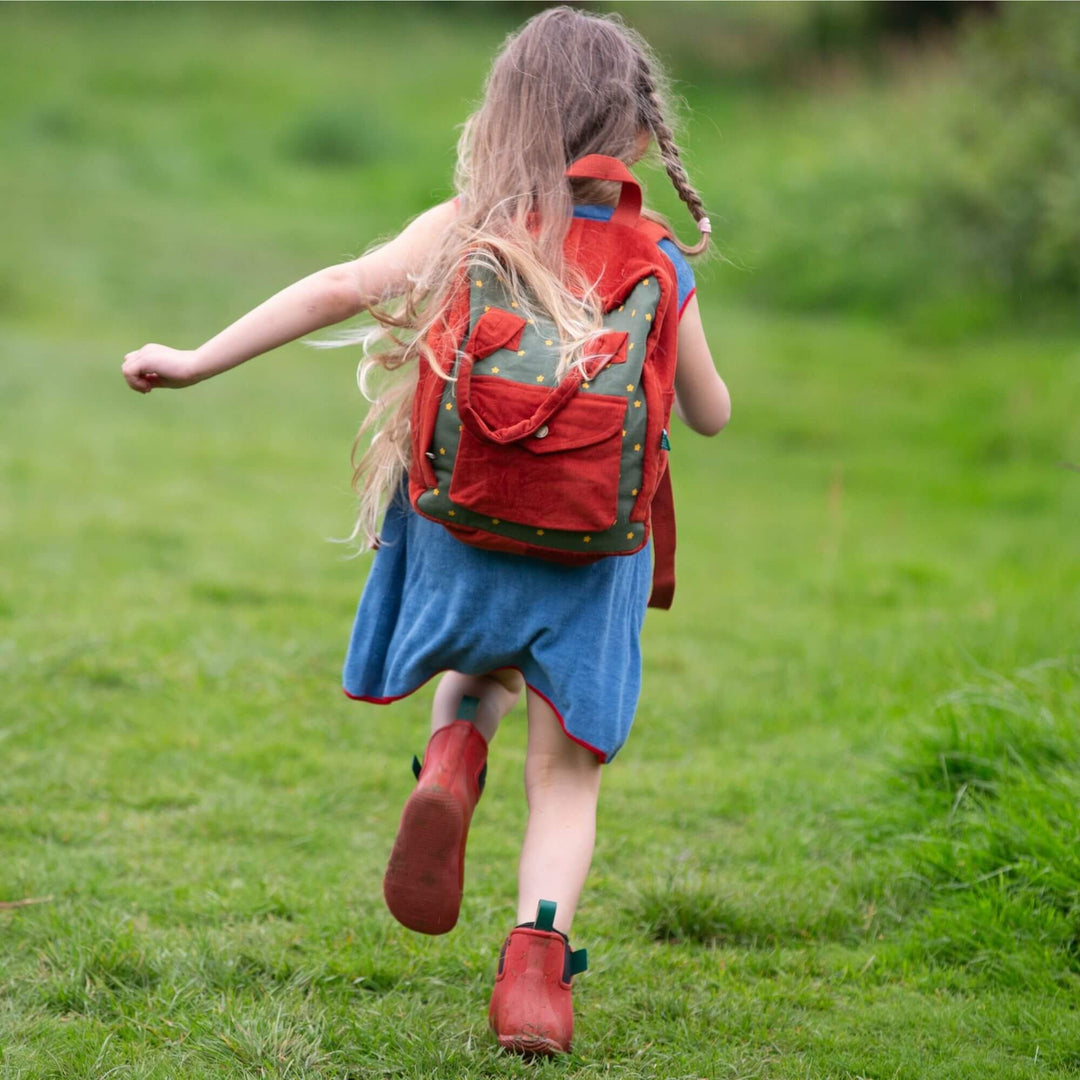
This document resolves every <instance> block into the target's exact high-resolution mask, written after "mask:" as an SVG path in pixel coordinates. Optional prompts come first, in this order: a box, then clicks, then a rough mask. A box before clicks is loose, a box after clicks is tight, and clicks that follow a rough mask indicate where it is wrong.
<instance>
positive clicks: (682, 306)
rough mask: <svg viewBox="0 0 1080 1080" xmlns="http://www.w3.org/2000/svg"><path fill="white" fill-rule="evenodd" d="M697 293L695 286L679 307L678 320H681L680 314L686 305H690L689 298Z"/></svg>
mask: <svg viewBox="0 0 1080 1080" xmlns="http://www.w3.org/2000/svg"><path fill="white" fill-rule="evenodd" d="M696 292H697V286H696V285H695V286H694V287H693V288H692V289H691V290H690V291H689V292H688V293H687V294H686V297H685V299H684V300H683V302H682V304H681V305H680V306H679V318H680V319H681V318H682V313H683V312H684V311H685V310H686V305H687V304H689V303H690V297H691V296H693V295H694V293H696Z"/></svg>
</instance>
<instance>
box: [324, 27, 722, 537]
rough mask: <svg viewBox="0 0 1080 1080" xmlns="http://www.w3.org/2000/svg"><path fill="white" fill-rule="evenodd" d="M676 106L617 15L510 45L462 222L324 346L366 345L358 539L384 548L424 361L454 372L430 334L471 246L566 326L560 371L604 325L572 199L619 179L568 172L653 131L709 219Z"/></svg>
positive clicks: (509, 284)
mask: <svg viewBox="0 0 1080 1080" xmlns="http://www.w3.org/2000/svg"><path fill="white" fill-rule="evenodd" d="M671 113H672V110H671V108H670V92H669V88H668V82H667V79H666V76H665V74H664V71H663V68H662V67H661V65H660V63H659V61H658V60H657V58H656V56H655V54H654V53H653V51H652V49H650V47H649V45H648V44H647V43H646V41H645V40H644V38H642V37H641V35H640V34H638V33H637V32H636V31H634V30H633V29H631V28H630V27H628V26H626V24H625V23H624V22H623V20H622V18H621V17H620V16H619V15H618V14H606V15H596V14H592V13H586V12H583V11H579V10H576V9H574V8H571V7H566V6H559V7H554V8H549V9H547V10H545V11H543V12H541V13H540V14H538V15H536V16H534V17H533V18H531V19H530V20H529V21H528V22H526V23H525V24H524V25H523V26H522V27H521V28H520V29H519V30H518V31H517V32H516V33H514V34H511V35H510V36H509V37H508V38H507V39H506V41H505V42H504V44H503V47H502V48H501V49H500V51H499V53H498V55H497V56H496V58H495V61H494V63H493V64H492V67H491V71H490V73H489V75H488V78H487V82H486V85H485V88H484V98H483V102H482V104H481V105H480V107H479V108H478V109H477V110H476V111H475V112H474V113H473V114H472V115H471V116H470V117H469V118H468V119H467V120H466V122H465V124H464V126H463V129H462V132H461V136H460V138H459V140H458V147H457V150H458V157H457V165H456V167H455V170H454V186H455V188H456V190H457V195H458V214H457V217H456V219H455V220H454V221H453V223H452V224H451V225H450V226H449V227H448V228H447V229H446V230H445V232H444V233H443V234H442V236H440V237H439V239H438V241H437V242H436V243H434V244H433V245H432V248H431V251H430V253H429V255H428V257H427V259H426V262H425V264H424V266H423V267H422V268H421V269H420V270H419V272H418V273H416V274H415V276H410V279H409V281H408V284H407V287H406V290H405V292H404V293H403V294H401V295H400V296H397V297H394V298H390V297H387V298H384V302H382V303H379V304H375V305H372V306H370V307H369V308H368V309H367V312H368V314H370V315H371V316H372V318H373V319H374V320H375V322H374V325H372V326H366V327H364V326H361V327H358V328H351V329H349V330H346V331H344V332H339V333H338V334H337V335H336V336H335V337H334V338H333V339H330V340H324V341H321V342H316V343H315V344H320V345H324V346H336V345H344V344H352V343H360V344H361V345H362V346H363V351H364V355H363V359H362V360H361V361H360V365H359V369H358V373H357V381H358V383H359V386H360V390H361V392H362V393H363V394H364V396H365V397H366V398H367V399H368V400H369V401H370V402H371V408H370V409H369V411H368V415H367V417H366V418H365V420H364V422H363V424H362V425H361V427H360V430H359V432H358V434H357V436H356V440H355V441H354V443H353V450H352V463H353V487H354V488H355V490H356V492H357V494H358V496H359V510H358V516H357V520H356V524H355V526H354V528H353V531H352V533H351V534H350V536H349V539H350V540H360V539H362V540H363V541H365V542H366V543H367V544H368V545H371V546H377V544H378V523H379V519H380V517H381V516H382V513H383V511H384V509H385V506H386V503H387V500H388V498H389V497H390V496H391V495H392V494H393V492H394V491H395V490H396V489H397V488H398V486H399V485H400V483H401V481H402V479H403V477H404V475H405V473H406V472H407V470H408V466H409V457H410V449H411V448H410V438H409V413H410V407H411V404H412V398H413V391H414V389H415V387H416V380H417V364H418V363H429V364H431V365H432V366H433V367H434V368H435V370H436V371H438V372H439V374H440V376H442V377H444V378H446V377H448V376H447V375H446V374H445V373H444V372H443V371H442V370H441V369H440V368H439V367H438V366H437V364H436V362H435V357H434V353H433V351H432V349H431V348H430V346H429V344H428V337H429V334H430V333H431V331H432V330H433V328H435V327H436V326H437V325H438V323H439V320H440V318H441V316H442V315H443V313H444V311H445V309H446V306H447V304H448V302H449V300H450V297H451V294H452V293H453V290H454V288H455V285H456V284H457V282H458V278H459V269H460V266H461V262H462V259H463V257H464V256H465V254H466V252H469V257H470V259H476V260H479V261H481V262H483V263H485V264H486V265H488V266H489V267H490V268H491V270H492V271H493V272H494V273H495V274H496V275H497V277H498V278H499V280H500V281H501V282H502V283H503V285H504V286H505V287H506V288H507V290H508V291H509V292H510V294H511V295H512V296H515V297H516V298H517V299H518V303H519V304H520V306H521V307H522V308H523V310H524V312H525V313H527V315H528V317H531V316H532V314H533V313H534V312H536V311H537V310H540V311H542V312H544V313H546V315H547V317H549V318H551V319H552V321H553V322H554V323H555V325H556V326H557V327H558V328H559V331H560V345H561V347H562V355H563V361H562V364H561V368H560V374H561V373H562V372H563V371H565V370H566V369H568V368H569V367H570V366H572V365H574V364H581V363H585V362H586V360H587V359H588V356H587V353H586V351H585V350H586V348H587V346H588V343H589V340H590V339H591V338H592V337H593V335H594V334H595V333H596V332H597V331H598V330H599V329H600V328H601V314H602V313H601V311H600V310H599V305H598V304H597V303H596V301H595V298H594V294H593V289H592V284H593V283H590V282H588V281H585V280H583V279H582V277H581V275H580V274H579V273H578V271H577V270H576V268H574V267H572V266H567V265H565V263H564V259H563V242H564V240H565V238H566V231H567V229H568V228H569V225H570V220H571V217H572V214H573V206H574V204H575V203H581V202H587V203H613V202H614V201H615V200H616V198H617V197H618V187H619V185H618V184H617V183H612V182H611V181H601V180H592V179H578V178H574V179H570V178H568V177H566V175H565V170H566V168H567V166H568V165H569V164H570V163H571V162H573V161H575V160H577V159H578V158H580V157H583V156H585V155H586V154H606V155H608V156H611V157H616V158H619V159H621V160H622V161H624V162H627V163H631V162H633V161H634V160H635V158H636V156H637V149H638V142H639V137H640V133H641V132H646V133H648V135H649V136H650V137H651V138H652V140H654V141H655V144H656V147H657V149H658V151H659V155H660V159H661V161H662V163H663V165H664V167H665V169H666V171H667V174H668V176H669V177H670V178H671V181H672V183H673V185H674V186H675V190H676V191H677V192H678V194H679V196H680V198H681V199H682V200H683V202H684V203H685V204H686V206H687V207H688V209H689V210H690V213H691V215H692V216H693V218H694V220H695V221H697V222H699V223H701V222H702V221H703V219H704V218H705V208H704V206H703V205H702V201H701V198H700V196H699V195H698V194H697V192H696V191H695V190H694V188H693V187H692V186H691V185H690V181H689V178H688V177H687V174H686V170H685V168H684V167H683V164H682V160H681V157H680V154H679V149H678V147H677V146H676V144H675V137H674V134H673V132H672V128H671V126H670V123H669V117H670V116H671ZM642 216H643V217H647V218H649V219H651V220H653V221H656V222H659V223H660V224H662V225H664V226H665V227H667V228H668V229H669V231H671V230H670V226H669V225H668V223H667V221H666V220H665V219H664V218H663V217H662V216H661V215H660V214H657V213H656V212H655V211H652V210H647V209H646V210H643V211H642ZM537 222H538V228H537V227H536V223H537ZM530 226H532V227H531V228H530ZM708 242H709V235H708V233H707V232H705V231H703V232H702V234H701V238H700V240H699V241H698V242H697V243H696V244H694V245H686V244H683V243H682V242H681V241H679V240H678V239H677V238H676V240H675V243H676V244H677V245H678V247H679V249H680V250H681V251H682V252H683V253H684V254H687V255H698V254H700V253H702V252H704V251H705V250H706V248H707V245H708ZM369 433H370V435H371V438H370V441H369V442H368V445H367V448H366V449H363V447H364V442H365V436H367V435H368V434H369ZM361 451H362V452H361Z"/></svg>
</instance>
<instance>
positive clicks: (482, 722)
mask: <svg viewBox="0 0 1080 1080" xmlns="http://www.w3.org/2000/svg"><path fill="white" fill-rule="evenodd" d="M524 687H525V680H524V679H523V678H522V676H521V672H520V671H515V670H513V669H512V668H502V669H501V670H499V671H492V672H489V673H488V674H487V675H462V674H461V673H460V672H458V671H448V672H447V673H446V674H445V675H444V676H443V677H442V678H441V679H440V680H439V685H438V687H437V688H436V690H435V701H434V704H433V705H432V709H431V733H432V734H433V735H434V734H435V732H436V731H438V730H439V728H443V727H446V725H447V724H452V723H453V722H454V721H455V720H456V719H457V718H458V717H459V716H461V715H462V712H463V710H462V704H461V703H462V699H463V698H466V697H471V698H475V699H476V701H477V704H476V706H475V709H476V713H475V716H473V717H468V719H471V720H472V723H473V727H475V728H476V730H477V731H479V732H480V734H481V735H483V736H484V739H485V740H486V741H487V742H491V740H492V739H493V738H494V737H495V732H496V730H497V729H498V726H499V721H500V720H502V718H503V717H504V716H505V715H506V714H507V713H508V712H509V711H510V710H511V709H512V708H513V707H514V706H515V705H516V704H517V700H518V698H519V697H520V696H521V691H522V690H523V689H524Z"/></svg>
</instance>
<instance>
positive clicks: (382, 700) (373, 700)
mask: <svg viewBox="0 0 1080 1080" xmlns="http://www.w3.org/2000/svg"><path fill="white" fill-rule="evenodd" d="M450 670H451V669H450V668H442V670H440V671H436V672H435V674H434V675H430V676H428V678H426V679H425V680H424V681H423V682H422V683H418V684H417V685H416V686H414V687H413V688H412V689H411V690H406V691H405V693H404V694H394V695H393V696H392V697H370V696H369V695H367V694H350V693H349V691H348V690H346V689H345V687H344V686H343V687H342V688H341V692H342V693H343V694H344V695H345V696H346V697H347V698H349V699H350V700H351V701H366V702H367V703H368V704H370V705H391V704H393V702H395V701H400V700H401V699H402V698H407V697H408V696H409V695H410V694H415V693H416V691H417V690H420V689H422V688H423V687H424V686H426V685H427V684H428V683H429V682H431V680H432V679H434V678H435V675H442V674H443V673H444V672H447V671H450ZM496 670H498V671H516V672H517V673H518V674H519V675H520V676H521V677H522V678H523V679H524V678H525V672H524V671H522V670H521V668H519V667H515V666H514V665H513V664H511V665H509V666H507V667H505V668H498V669H496ZM461 674H463V675H467V674H469V673H468V672H462V673H461ZM482 674H484V675H486V674H487V672H486V671H485V672H482ZM525 688H526V689H527V690H531V691H532V692H533V693H534V694H536V695H537V697H539V698H540V699H541V700H542V701H543V702H544V703H545V704H546V705H547V707H548V708H549V709H551V711H552V712H553V713H554V714H555V719H556V720H558V721H559V727H561V728H562V730H563V734H564V735H565V736H566V737H567V738H568V739H569V740H570V741H571V742H575V743H577V744H578V746H583V747H584V748H585V749H586V750H588V751H589V752H590V753H592V754H595V755H596V757H598V758H599V759H600V764H601V765H605V764H607V754H605V753H604V751H603V750H600V749H598V748H597V747H595V746H593V745H592V744H591V743H587V742H586V741H585V740H584V739H579V738H578V737H577V736H576V735H571V734H570V732H569V731H567V730H566V722H565V721H564V720H563V715H562V713H561V712H559V710H558V708H557V707H556V705H555V702H553V701H552V700H551V698H549V697H548V696H547V694H545V693H544V692H543V691H542V690H538V689H537V688H536V687H535V686H533V685H532V683H530V682H528V681H526V683H525Z"/></svg>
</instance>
